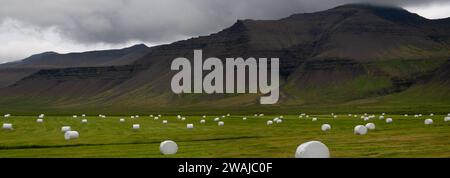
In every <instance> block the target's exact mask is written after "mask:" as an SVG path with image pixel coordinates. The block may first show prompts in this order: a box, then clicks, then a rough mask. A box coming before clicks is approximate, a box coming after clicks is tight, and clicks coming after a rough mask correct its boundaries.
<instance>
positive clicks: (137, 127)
mask: <svg viewBox="0 0 450 178" xmlns="http://www.w3.org/2000/svg"><path fill="white" fill-rule="evenodd" d="M139 129H141V125H139V124H133V130H139Z"/></svg>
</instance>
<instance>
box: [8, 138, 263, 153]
mask: <svg viewBox="0 0 450 178" xmlns="http://www.w3.org/2000/svg"><path fill="white" fill-rule="evenodd" d="M253 138H262V136H241V137H225V138H210V139H193V140H181V141H177V142H178V143H183V142H204V141H222V140H239V139H253ZM159 143H161V140H153V141H148V142H127V143H98V144H89V143H80V144H71V145H20V146H0V150H14V149H35V148H69V147H84V146H106V145H145V144H159Z"/></svg>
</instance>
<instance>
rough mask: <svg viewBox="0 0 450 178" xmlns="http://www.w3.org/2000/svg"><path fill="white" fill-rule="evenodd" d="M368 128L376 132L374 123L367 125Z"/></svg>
mask: <svg viewBox="0 0 450 178" xmlns="http://www.w3.org/2000/svg"><path fill="white" fill-rule="evenodd" d="M366 128H367V129H369V130H375V124H374V123H367V124H366Z"/></svg>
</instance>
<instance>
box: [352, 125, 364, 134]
mask: <svg viewBox="0 0 450 178" xmlns="http://www.w3.org/2000/svg"><path fill="white" fill-rule="evenodd" d="M354 133H355V135H365V134H367V127H366V126H364V125H357V126H355V129H354Z"/></svg>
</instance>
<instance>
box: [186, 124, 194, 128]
mask: <svg viewBox="0 0 450 178" xmlns="http://www.w3.org/2000/svg"><path fill="white" fill-rule="evenodd" d="M186 128H187V129H193V128H194V124H186Z"/></svg>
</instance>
